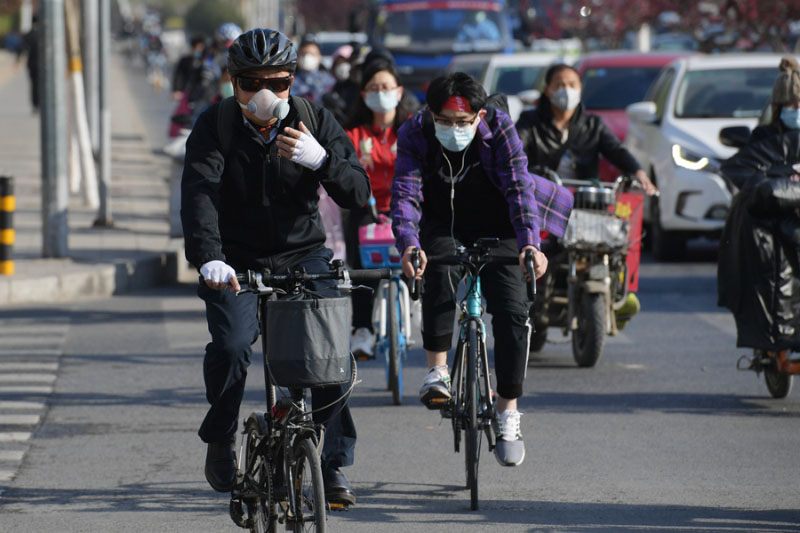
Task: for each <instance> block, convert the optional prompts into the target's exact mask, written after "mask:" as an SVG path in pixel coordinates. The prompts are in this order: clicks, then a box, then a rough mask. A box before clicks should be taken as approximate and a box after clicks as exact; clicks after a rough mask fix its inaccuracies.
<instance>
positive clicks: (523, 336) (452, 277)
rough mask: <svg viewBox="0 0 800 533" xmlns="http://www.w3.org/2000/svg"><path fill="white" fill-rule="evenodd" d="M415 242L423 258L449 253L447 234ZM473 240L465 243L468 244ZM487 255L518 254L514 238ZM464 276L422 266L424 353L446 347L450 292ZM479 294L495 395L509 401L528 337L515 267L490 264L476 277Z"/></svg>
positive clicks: (521, 376) (520, 377) (519, 380)
mask: <svg viewBox="0 0 800 533" xmlns="http://www.w3.org/2000/svg"><path fill="white" fill-rule="evenodd" d="M421 240H422V242H421V244H422V249H423V250H424V251H425V254H426V255H427V256H428V257H430V256H434V255H445V254H452V253H454V251H455V247H454V245H453V239H452V238H451V236H450V234H449V230H444V231H436V230H433V231H428V232H425V231H423V232H422V235H421ZM465 240H467V239H465ZM474 240H475V239H470V240H469V241H468V242H469V244H472V242H474ZM456 243H457V245H458V244H461V243H460V242H458V241H456ZM493 253H495V254H496V255H503V256H507V255H515V256H516V255H519V252H518V251H517V241H516V239H504V240H501V241H500V246H499V248H497V249H495V250H494V251H493ZM464 275H465V271H464V268H463V267H455V266H446V265H428V266H427V267H426V269H425V276H424V286H423V287H424V289H423V294H422V342H423V346H424V348H425V349H426V350H429V351H432V352H442V351H446V350H449V349H450V348H451V347H452V340H453V322H454V320H455V312H456V305H455V302H456V294H455V291H456V289H457V287H458V282H459V281H460V280H461V279H462V278H463V277H464ZM481 289H482V292H483V295H484V297H485V298H486V302H487V304H488V308H487V310H488V312H489V313H491V315H492V330H493V332H494V367H495V375H496V376H497V393H498V394H499V395H500V396H502V397H503V398H506V399H509V400H510V399H514V398H519V397H520V396H522V384H523V382H524V380H525V371H526V370H527V363H528V346H529V337H530V322H529V321H528V312H529V307H530V302H529V301H528V299H527V292H526V289H525V279H524V277H523V274H522V269H520V267H519V266H517V265H505V266H503V265H496V266H495V265H490V266H488V267H486V268H485V269H484V270H483V271H482V273H481Z"/></svg>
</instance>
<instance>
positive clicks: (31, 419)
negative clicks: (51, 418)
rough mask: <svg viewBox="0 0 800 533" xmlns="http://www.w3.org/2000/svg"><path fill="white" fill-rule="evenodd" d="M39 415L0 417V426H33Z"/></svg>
mask: <svg viewBox="0 0 800 533" xmlns="http://www.w3.org/2000/svg"><path fill="white" fill-rule="evenodd" d="M41 418H42V417H41V415H0V426H3V425H7V426H35V425H36V424H38V423H39V420H40V419H41Z"/></svg>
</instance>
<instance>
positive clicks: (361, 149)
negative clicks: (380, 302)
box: [345, 57, 417, 358]
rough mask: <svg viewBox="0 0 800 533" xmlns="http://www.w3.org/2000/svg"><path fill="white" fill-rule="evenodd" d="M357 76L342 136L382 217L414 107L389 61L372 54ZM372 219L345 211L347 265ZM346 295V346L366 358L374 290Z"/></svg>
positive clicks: (356, 262)
mask: <svg viewBox="0 0 800 533" xmlns="http://www.w3.org/2000/svg"><path fill="white" fill-rule="evenodd" d="M361 79H362V81H361V92H360V95H359V98H358V100H357V101H356V102H355V104H354V106H353V109H352V110H351V112H350V117H349V119H348V122H347V123H346V126H345V127H346V129H347V136H348V137H350V140H351V141H352V142H353V146H355V148H356V154H358V161H359V163H361V166H362V167H364V170H366V171H367V176H369V180H370V185H371V186H372V195H373V197H374V198H375V207H376V210H377V213H378V214H381V215H384V216H388V214H389V203H390V200H391V196H392V193H391V187H392V178H393V177H394V164H395V160H396V159H397V131H398V130H399V129H400V126H401V125H402V124H403V122H405V121H406V120H407V119H408V118H409V117H410V116H411V115H412V114H413V113H414V112H416V111H417V109H416V108H409V107H408V106H407V105H402V101H403V86H402V85H401V84H400V77H399V75H398V74H397V69H396V68H395V65H394V63H393V62H391V61H390V60H388V59H386V58H384V57H378V58H376V59H374V60H372V61H371V62H369V63H366V64H365V65H364V67H363V71H362V76H361ZM406 102H408V100H406ZM373 217H374V215H373V213H372V212H371V210H369V209H368V208H367V206H362V207H360V208H358V209H354V210H352V211H350V215H349V217H348V223H347V229H346V241H347V262H348V263H349V264H350V265H352V266H353V268H363V267H362V264H361V256H360V254H359V249H358V248H359V243H358V230H359V228H360V227H361V226H365V225H367V224H370V223H372V222H377V221H376V220H374V218H373ZM377 286H378V284H377V283H373V284H372V287H373V288H376V287H377ZM351 298H352V300H353V332H352V337H351V340H350V349H351V351H352V352H353V355H355V356H356V357H359V358H372V357H374V350H373V348H374V345H375V333H374V331H373V328H372V301H373V298H374V293H373V292H371V291H357V292H354V293H352V295H351Z"/></svg>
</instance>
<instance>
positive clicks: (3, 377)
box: [0, 374, 56, 383]
mask: <svg viewBox="0 0 800 533" xmlns="http://www.w3.org/2000/svg"><path fill="white" fill-rule="evenodd" d="M55 380H56V375H55V374H0V383H52V382H54V381H55Z"/></svg>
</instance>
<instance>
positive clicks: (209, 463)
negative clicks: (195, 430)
mask: <svg viewBox="0 0 800 533" xmlns="http://www.w3.org/2000/svg"><path fill="white" fill-rule="evenodd" d="M234 445H235V442H234V441H233V440H229V441H228V440H226V441H222V442H210V443H209V444H208V452H207V453H206V479H207V480H208V484H209V485H211V487H212V488H213V489H214V490H216V491H219V492H230V491H231V490H232V489H233V486H234V484H235V483H236V452H235V451H234V448H233V447H234Z"/></svg>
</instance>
